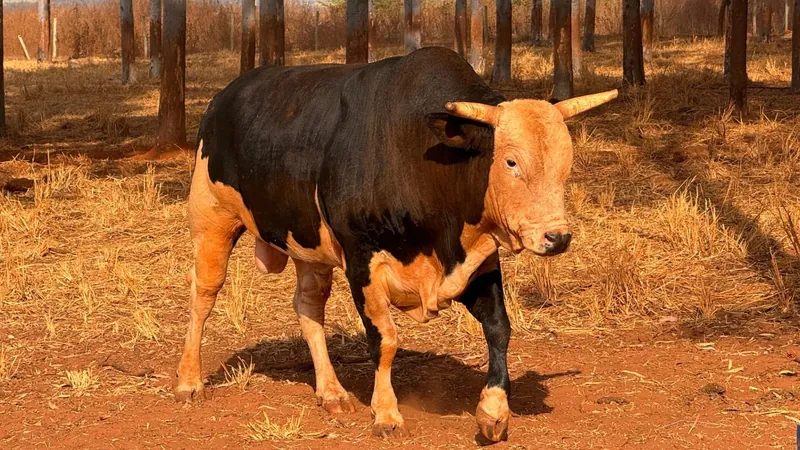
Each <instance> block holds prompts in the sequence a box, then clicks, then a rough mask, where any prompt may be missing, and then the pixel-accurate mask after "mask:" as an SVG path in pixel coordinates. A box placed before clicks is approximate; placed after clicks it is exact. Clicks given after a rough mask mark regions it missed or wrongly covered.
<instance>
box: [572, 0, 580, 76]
mask: <svg viewBox="0 0 800 450" xmlns="http://www.w3.org/2000/svg"><path fill="white" fill-rule="evenodd" d="M571 9H572V11H571V12H570V22H571V23H570V39H572V43H571V44H570V46H571V47H572V76H573V77H577V78H580V76H581V72H582V71H583V55H582V54H581V28H583V27H581V0H572V6H571Z"/></svg>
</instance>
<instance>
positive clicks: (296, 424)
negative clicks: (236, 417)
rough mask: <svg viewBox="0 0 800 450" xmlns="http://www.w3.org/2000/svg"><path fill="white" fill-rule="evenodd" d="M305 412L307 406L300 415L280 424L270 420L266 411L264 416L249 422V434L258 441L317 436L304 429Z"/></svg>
mask: <svg viewBox="0 0 800 450" xmlns="http://www.w3.org/2000/svg"><path fill="white" fill-rule="evenodd" d="M303 414H305V408H303V410H302V411H300V415H298V416H297V417H294V416H292V417H289V418H288V419H287V420H286V423H285V424H283V425H280V424H277V423H275V422H273V421H272V420H270V418H269V415H268V414H267V413H266V412H264V417H263V418H260V419H253V420H251V421H250V422H248V424H247V430H248V436H249V437H250V438H251V439H252V440H254V441H256V442H262V441H276V440H279V441H280V440H294V439H303V438H306V437H314V436H316V434H314V433H306V432H304V431H303Z"/></svg>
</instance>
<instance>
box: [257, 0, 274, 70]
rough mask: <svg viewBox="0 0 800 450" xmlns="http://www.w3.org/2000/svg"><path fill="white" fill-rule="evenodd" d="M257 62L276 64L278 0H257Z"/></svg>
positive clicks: (260, 63)
mask: <svg viewBox="0 0 800 450" xmlns="http://www.w3.org/2000/svg"><path fill="white" fill-rule="evenodd" d="M258 6H259V8H258V17H259V21H258V50H259V57H258V64H259V65H261V66H264V65H267V64H277V60H278V53H277V42H276V41H277V33H276V29H277V26H278V0H259V4H258Z"/></svg>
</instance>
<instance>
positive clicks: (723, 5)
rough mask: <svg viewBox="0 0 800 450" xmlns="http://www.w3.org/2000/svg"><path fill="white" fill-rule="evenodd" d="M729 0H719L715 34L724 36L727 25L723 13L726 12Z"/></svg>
mask: <svg viewBox="0 0 800 450" xmlns="http://www.w3.org/2000/svg"><path fill="white" fill-rule="evenodd" d="M730 2H731V0H722V1H720V2H719V14H718V15H717V35H718V36H720V37H723V36H726V33H727V30H728V27H727V26H726V25H725V23H726V22H725V15H726V14H727V12H728V5H729V4H730ZM726 39H727V38H726Z"/></svg>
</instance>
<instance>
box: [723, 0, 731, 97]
mask: <svg viewBox="0 0 800 450" xmlns="http://www.w3.org/2000/svg"><path fill="white" fill-rule="evenodd" d="M722 4H723V5H724V6H725V9H723V10H722V17H723V22H724V23H725V59H724V61H723V62H722V74H723V75H724V76H725V80H727V81H730V78H731V33H732V27H731V1H730V0H723V2H722Z"/></svg>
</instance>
